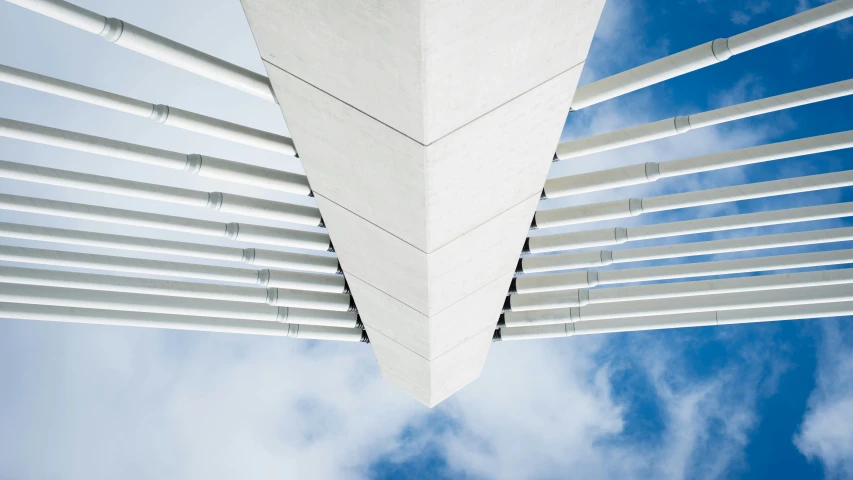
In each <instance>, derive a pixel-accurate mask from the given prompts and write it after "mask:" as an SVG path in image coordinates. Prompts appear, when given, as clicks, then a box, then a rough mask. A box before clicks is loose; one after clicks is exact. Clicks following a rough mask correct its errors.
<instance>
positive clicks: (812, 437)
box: [794, 318, 853, 478]
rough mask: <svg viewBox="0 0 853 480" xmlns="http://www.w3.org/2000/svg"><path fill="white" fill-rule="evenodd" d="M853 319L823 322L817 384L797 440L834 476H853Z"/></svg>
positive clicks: (807, 455)
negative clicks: (852, 321) (851, 322)
mask: <svg viewBox="0 0 853 480" xmlns="http://www.w3.org/2000/svg"><path fill="white" fill-rule="evenodd" d="M849 322H850V319H849V318H845V319H839V320H833V321H826V322H824V323H823V325H824V328H823V330H822V335H821V337H822V341H821V347H820V351H819V366H818V371H817V386H816V388H815V390H814V391H813V392H812V394H811V396H810V397H809V407H808V410H807V411H806V414H805V415H804V416H803V421H802V424H801V425H800V431H799V433H798V434H797V435H796V436H795V437H794V444H795V445H796V446H797V448H798V449H799V450H800V451H801V452H802V453H803V454H804V455H806V457H808V458H809V460H818V461H820V462H821V463H823V465H824V468H825V469H826V472H827V474H828V475H829V476H830V477H832V478H850V477H853V330H851V328H850V326H849V325H845V324H846V323H849Z"/></svg>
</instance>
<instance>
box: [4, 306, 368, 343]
mask: <svg viewBox="0 0 853 480" xmlns="http://www.w3.org/2000/svg"><path fill="white" fill-rule="evenodd" d="M0 314H2V316H3V317H4V318H17V319H21V320H39V321H49V322H68V323H85V324H92V325H114V326H123V327H146V328H166V329H172V330H190V331H197V332H219V333H239V334H246V335H271V336H279V337H291V338H303V339H306V340H337V341H344V342H364V341H366V337H365V336H364V331H363V330H362V329H361V328H335V327H321V326H313V325H299V324H296V323H279V322H266V321H258V320H240V319H235V318H214V317H198V316H190V315H161V314H152V313H147V312H131V311H121V310H98V309H92V308H74V307H55V306H47V305H31V304H21V303H0Z"/></svg>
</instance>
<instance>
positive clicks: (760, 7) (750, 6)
mask: <svg viewBox="0 0 853 480" xmlns="http://www.w3.org/2000/svg"><path fill="white" fill-rule="evenodd" d="M769 8H770V1H769V0H761V1H751V2H746V4H745V5H744V6H743V10H733V11H732V12H731V14H730V15H729V18H730V19H731V21H732V23H734V24H735V25H746V24H747V23H749V21H750V20H752V17H753V16H755V15H759V14H762V13H764V12H766V11H767V10H768V9H769Z"/></svg>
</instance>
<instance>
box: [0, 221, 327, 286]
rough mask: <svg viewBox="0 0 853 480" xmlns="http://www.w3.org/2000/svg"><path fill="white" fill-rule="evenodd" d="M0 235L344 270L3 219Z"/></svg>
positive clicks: (307, 259)
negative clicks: (9, 221)
mask: <svg viewBox="0 0 853 480" xmlns="http://www.w3.org/2000/svg"><path fill="white" fill-rule="evenodd" d="M0 237H2V238H17V239H21V240H33V241H38V242H52V243H61V244H67V245H83V246H87V247H100V248H114V249H117V250H129V251H134V252H149V253H162V254H167V255H181V256H186V257H195V258H208V259H211V260H220V261H226V262H243V263H249V264H252V265H262V266H265V267H274V268H282V269H285V270H303V271H307V272H316V273H330V274H335V273H342V272H341V268H340V265H339V264H338V259H337V258H335V257H327V256H321V255H307V254H303V253H291V252H278V251H274V250H261V249H255V248H237V247H220V246H217V245H205V244H199V243H187V242H176V241H173V240H158V239H153V238H141V237H130V236H126V235H115V234H110V233H97V232H84V231H80V230H68V229H62V228H53V227H37V226H31V225H20V224H15V223H1V222H0Z"/></svg>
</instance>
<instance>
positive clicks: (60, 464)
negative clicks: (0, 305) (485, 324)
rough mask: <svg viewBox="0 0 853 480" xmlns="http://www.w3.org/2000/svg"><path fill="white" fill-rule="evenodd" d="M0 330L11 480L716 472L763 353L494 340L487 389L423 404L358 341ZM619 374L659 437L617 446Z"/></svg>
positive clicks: (748, 405)
mask: <svg viewBox="0 0 853 480" xmlns="http://www.w3.org/2000/svg"><path fill="white" fill-rule="evenodd" d="M0 332H2V335H0V360H2V362H0V385H2V390H0V424H2V425H3V428H2V429H0V451H3V452H6V454H5V455H3V456H0V476H7V477H10V478H22V479H23V478H45V477H55V476H57V472H61V477H62V478H68V479H77V478H81V479H82V478H85V479H87V480H97V479H102V478H103V479H106V478H126V479H129V480H133V479H136V478H152V477H156V478H162V479H173V478H174V479H177V478H208V479H212V480H216V479H220V478H222V479H225V478H234V477H242V478H269V477H273V476H279V477H285V478H305V479H313V478H336V479H337V478H340V479H348V478H350V479H355V478H367V477H368V476H369V473H370V470H369V469H370V466H371V465H372V464H374V463H375V462H377V461H380V460H383V461H389V462H400V461H404V460H406V459H410V458H413V457H417V456H419V455H422V454H423V453H424V452H425V451H429V450H434V451H436V452H437V453H438V454H439V455H440V457H441V458H442V459H444V460H446V462H447V465H448V468H449V469H451V473H450V476H458V474H461V473H464V474H467V475H469V476H473V477H476V478H507V479H510V478H562V477H564V476H565V474H566V472H573V473H574V474H576V475H578V476H581V477H585V478H612V477H614V476H619V477H621V478H650V477H656V478H695V477H697V476H699V477H702V478H719V477H721V476H725V474H726V472H728V471H730V469H731V468H733V467H736V466H737V462H738V459H739V456H740V452H741V449H742V447H743V445H744V443H745V439H746V438H747V436H748V432H749V430H750V429H751V428H752V426H753V423H754V418H755V412H754V402H753V399H754V398H755V395H756V394H755V392H756V391H757V389H759V387H760V384H761V382H760V380H761V379H760V376H759V375H757V373H756V372H760V371H761V365H763V364H764V362H766V361H767V358H766V356H762V355H759V357H757V358H753V359H751V360H753V361H750V362H742V361H740V360H738V361H737V362H732V364H731V365H730V366H729V367H726V368H723V369H722V370H720V371H719V372H715V373H714V374H713V375H712V377H707V378H697V377H696V376H695V373H694V372H692V371H691V369H689V368H675V367H674V366H673V365H674V363H677V362H678V361H679V359H681V358H683V356H684V349H685V348H690V347H691V346H695V343H693V344H691V342H696V341H700V343H701V341H702V340H697V338H699V337H697V336H695V335H694V334H693V333H691V332H685V333H684V334H683V335H678V336H676V337H674V338H675V339H676V341H675V342H672V341H663V340H660V339H658V338H657V337H656V336H654V335H648V334H647V335H640V336H636V337H623V339H628V340H630V342H629V343H628V344H627V346H625V344H624V343H613V342H612V341H611V340H610V339H607V338H604V337H601V338H596V337H579V338H575V339H562V340H554V341H548V342H519V343H506V344H498V345H495V346H494V347H493V351H492V353H491V356H490V359H489V362H488V363H487V366H486V369H485V371H484V374H483V376H482V377H481V378H480V379H479V380H477V381H476V382H475V383H474V384H472V385H470V386H469V387H468V388H466V389H465V390H463V391H462V392H460V393H459V394H458V395H457V396H455V397H453V398H451V399H450V400H449V401H448V402H446V403H444V404H442V405H440V406H439V407H437V408H436V409H434V410H428V409H426V408H424V407H422V406H421V405H420V404H417V403H416V402H414V401H413V400H411V399H409V398H408V397H406V396H405V395H404V394H403V393H401V392H399V391H397V390H395V389H394V388H393V387H391V386H390V385H389V384H387V383H385V382H384V381H383V380H381V379H380V378H379V375H378V372H377V370H376V366H375V361H374V360H373V358H372V354H371V352H370V349H369V348H368V347H367V346H366V345H363V344H343V345H339V344H327V343H322V344H321V343H308V342H301V341H297V340H290V339H265V338H254V337H243V336H235V335H223V334H199V333H182V332H169V331H151V330H144V329H133V328H129V329H123V328H115V327H100V326H84V325H58V324H49V323H33V322H14V321H5V322H3V323H2V324H0ZM726 341H727V342H728V341H729V340H728V339H727V340H726ZM620 345H621V346H620ZM747 348H748V349H750V350H751V349H754V348H755V345H749V346H748V347H747ZM738 355H739V354H738ZM620 372H621V373H624V372H630V373H632V374H637V375H641V376H643V377H645V378H648V383H649V385H650V389H651V392H652V396H653V398H654V401H655V402H656V403H658V404H659V408H660V409H661V411H662V415H661V416H662V423H663V425H662V429H663V430H662V432H661V434H660V435H659V437H658V438H657V439H654V440H650V439H647V438H633V439H632V438H624V437H622V436H621V434H622V432H623V430H624V428H625V426H626V425H627V424H629V423H630V422H633V421H635V420H636V418H633V417H632V416H631V415H632V413H631V409H632V408H633V403H634V402H635V401H636V398H635V397H634V395H631V394H624V393H622V394H620V395H615V394H614V393H613V392H612V390H611V389H612V388H613V384H612V382H613V381H614V380H613V379H614V378H618V375H617V374H618V373H620ZM719 425H723V427H722V428H719Z"/></svg>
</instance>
